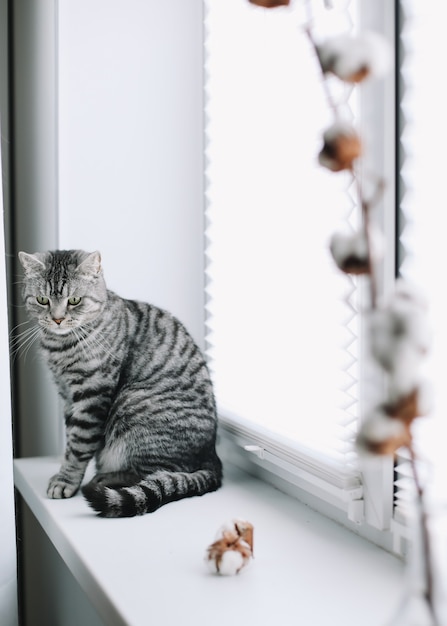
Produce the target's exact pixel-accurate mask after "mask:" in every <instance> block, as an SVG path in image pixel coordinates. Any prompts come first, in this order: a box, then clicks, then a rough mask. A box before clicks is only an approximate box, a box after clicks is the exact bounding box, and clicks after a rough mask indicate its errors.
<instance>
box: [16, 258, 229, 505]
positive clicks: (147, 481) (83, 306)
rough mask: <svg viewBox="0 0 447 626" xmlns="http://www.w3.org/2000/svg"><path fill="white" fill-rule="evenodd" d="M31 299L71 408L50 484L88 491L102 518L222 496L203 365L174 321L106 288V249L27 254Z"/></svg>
mask: <svg viewBox="0 0 447 626" xmlns="http://www.w3.org/2000/svg"><path fill="white" fill-rule="evenodd" d="M19 258H20V262H21V264H22V266H23V268H24V270H25V280H24V289H23V295H24V301H25V305H26V308H27V310H28V312H29V314H30V316H31V317H32V318H35V319H36V320H37V322H38V324H39V328H40V341H41V347H42V350H43V354H44V356H45V357H46V360H47V362H48V365H49V367H50V369H51V371H52V373H53V376H54V379H55V381H56V384H57V387H58V391H59V393H60V395H61V397H62V398H63V400H64V402H65V424H66V450H65V456H64V461H63V463H62V465H61V468H60V471H59V473H58V474H56V475H55V476H53V478H51V480H50V482H49V485H48V496H49V497H50V498H69V497H71V496H73V495H74V494H75V493H76V492H77V491H78V489H79V487H80V485H81V482H82V479H83V477H84V472H85V470H86V467H87V465H88V463H89V461H90V459H92V457H93V456H95V457H96V467H97V474H96V475H95V477H94V478H93V480H91V481H90V482H89V483H88V484H86V485H85V486H83V487H82V493H83V494H84V496H85V497H86V499H87V501H88V502H89V504H90V506H91V507H92V508H93V509H94V510H95V511H97V512H98V513H99V514H100V515H102V516H104V517H127V516H133V515H141V514H143V513H148V512H152V511H155V510H156V509H158V508H159V507H161V506H163V505H164V504H166V503H168V502H172V501H174V500H179V499H181V498H186V497H190V496H198V495H203V494H205V493H207V492H210V491H214V490H216V489H218V488H219V487H220V485H221V480H222V468H221V462H220V460H219V458H218V456H217V454H216V450H215V439H216V407H215V401H214V395H213V390H212V385H211V382H210V377H209V373H208V369H207V366H206V363H205V360H204V358H203V356H202V354H201V352H200V351H199V349H198V347H197V346H196V344H195V343H194V341H193V340H192V338H191V337H190V335H189V334H188V332H187V331H186V329H185V328H184V326H183V325H182V324H181V323H180V322H179V321H178V320H177V319H176V318H175V317H173V316H172V315H170V314H169V313H167V312H165V311H163V310H161V309H159V308H157V307H155V306H152V305H150V304H144V303H141V302H136V301H133V300H125V299H123V298H120V297H119V296H118V295H116V294H115V293H113V292H111V291H108V290H107V288H106V285H105V282H104V278H103V273H102V269H101V257H100V254H99V253H98V252H93V253H91V254H89V253H87V252H83V251H82V250H70V251H63V250H56V251H53V252H43V253H36V254H27V253H25V252H20V253H19Z"/></svg>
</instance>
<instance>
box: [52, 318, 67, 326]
mask: <svg viewBox="0 0 447 626" xmlns="http://www.w3.org/2000/svg"><path fill="white" fill-rule="evenodd" d="M64 319H65V318H63V317H59V318H57V319H56V318H55V317H53V322H56V324H57V325H58V326H60V324H61V322H63V321H64Z"/></svg>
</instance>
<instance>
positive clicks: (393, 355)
mask: <svg viewBox="0 0 447 626" xmlns="http://www.w3.org/2000/svg"><path fill="white" fill-rule="evenodd" d="M423 302H424V301H423V299H421V297H419V296H415V295H414V292H413V291H412V290H411V289H409V288H408V287H407V286H406V285H405V284H404V283H402V282H399V284H398V285H397V287H396V292H395V293H394V294H393V295H392V296H391V298H390V299H389V301H388V302H387V303H385V305H382V306H381V307H380V308H378V309H376V310H374V311H372V312H371V314H370V316H369V322H370V336H371V352H372V354H373V356H374V358H375V359H376V360H377V361H378V363H380V365H381V366H382V367H383V368H384V369H385V370H386V371H387V372H389V373H390V374H391V375H393V376H394V377H395V381H396V384H400V383H399V381H401V384H402V385H403V390H404V389H405V388H408V387H411V386H412V385H414V382H415V380H417V378H418V375H417V370H418V369H419V367H420V365H421V364H422V361H423V358H424V357H425V355H426V354H427V352H428V350H429V348H430V345H431V338H432V334H431V329H430V326H429V324H428V321H427V316H426V311H425V306H424V304H423ZM405 378H407V379H408V380H407V382H406V381H405V380H404V379H405Z"/></svg>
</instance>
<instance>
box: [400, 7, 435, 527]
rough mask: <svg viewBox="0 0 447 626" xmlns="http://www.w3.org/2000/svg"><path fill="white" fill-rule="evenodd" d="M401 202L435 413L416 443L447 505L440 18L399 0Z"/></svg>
mask: <svg viewBox="0 0 447 626" xmlns="http://www.w3.org/2000/svg"><path fill="white" fill-rule="evenodd" d="M401 5H402V12H403V27H402V49H403V51H404V54H403V63H402V70H401V82H402V85H403V94H402V101H401V107H402V132H401V137H400V140H401V146H402V155H403V159H404V160H403V165H402V169H401V180H402V191H403V197H402V202H401V210H402V214H401V222H402V226H401V231H402V232H401V250H402V264H401V272H402V275H403V276H404V277H405V278H407V279H410V280H412V281H414V282H415V283H416V284H417V285H418V286H420V287H421V288H422V289H423V291H424V293H425V295H426V297H427V300H428V303H429V315H430V321H431V325H432V329H433V345H432V349H431V352H430V354H429V356H428V359H427V366H426V372H425V374H426V376H427V377H428V378H429V380H430V381H431V383H432V385H433V389H434V409H433V411H432V413H431V415H430V416H429V417H424V418H419V419H418V420H416V423H415V424H414V427H415V428H414V432H415V434H416V437H415V445H416V448H417V453H418V456H419V458H420V459H421V460H422V461H423V462H424V463H423V464H424V466H425V471H426V472H428V475H427V476H426V477H425V482H426V485H427V488H428V490H429V493H430V495H431V496H433V497H434V498H435V499H436V500H437V501H438V502H439V501H440V500H441V501H443V502H445V501H446V494H447V490H446V487H445V477H446V475H447V472H446V470H447V463H446V458H447V455H446V452H445V449H446V423H447V422H446V416H447V385H446V380H445V378H446V372H447V323H446V320H447V298H446V296H445V286H444V285H443V281H442V278H441V277H442V273H443V269H444V265H445V263H444V261H443V251H444V249H445V228H444V222H445V219H444V213H443V212H444V204H445V164H444V159H443V156H442V152H443V146H444V137H445V136H446V134H447V122H446V116H445V111H446V110H447V93H446V92H445V89H444V87H443V86H442V83H441V82H440V81H437V80H436V79H434V76H435V72H436V71H437V68H438V67H439V64H440V59H442V58H444V56H445V54H446V53H447V44H446V41H445V33H444V29H443V19H442V17H444V13H445V12H444V13H442V12H441V14H440V11H439V10H437V9H436V10H435V9H434V7H433V6H429V5H428V4H426V3H421V2H417V1H416V0H402V3H401ZM408 472H409V468H408V463H406V462H405V461H404V462H403V463H402V462H401V463H399V465H398V467H397V492H396V514H397V515H399V514H404V515H405V513H406V511H407V502H408V499H409V497H410V489H411V486H412V481H411V480H410V479H409V478H408Z"/></svg>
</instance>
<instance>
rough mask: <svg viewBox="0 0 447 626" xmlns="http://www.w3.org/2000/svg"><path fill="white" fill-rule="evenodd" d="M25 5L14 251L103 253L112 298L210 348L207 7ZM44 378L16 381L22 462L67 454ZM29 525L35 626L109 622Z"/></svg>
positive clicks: (68, 0)
mask: <svg viewBox="0 0 447 626" xmlns="http://www.w3.org/2000/svg"><path fill="white" fill-rule="evenodd" d="M11 4H12V5H13V8H14V35H15V56H16V63H15V80H16V86H15V102H16V110H15V139H16V143H15V148H16V155H15V156H16V159H15V171H16V178H15V190H16V198H15V199H16V204H15V222H16V223H15V238H14V245H13V249H14V248H15V249H14V254H16V252H17V250H18V249H25V250H28V251H37V250H44V249H48V248H53V247H56V246H58V247H60V248H65V249H68V248H84V249H87V250H94V249H99V250H100V251H101V253H102V255H103V266H104V269H105V274H106V278H107V281H108V284H109V286H110V287H111V288H112V289H114V290H115V291H117V292H118V293H120V294H121V295H123V296H125V297H132V298H138V299H144V300H146V301H150V302H153V303H154V304H157V305H159V306H162V307H164V308H167V309H169V310H170V311H172V312H173V313H174V314H176V315H177V316H178V317H179V318H180V319H181V320H182V321H183V322H184V323H185V324H186V326H187V327H188V328H189V329H190V331H191V332H192V334H193V336H194V338H195V339H196V340H197V341H198V342H199V344H201V345H203V334H204V331H203V317H204V314H203V303H204V302H203V301H204V296H203V243H204V242H203V239H204V238H203V180H202V176H203V174H202V172H203V167H202V158H203V157H202V155H203V149H202V143H203V136H202V135H203V120H202V110H203V106H202V71H203V70H202V68H203V63H202V24H203V19H202V0H163V1H161V2H160V0H39V2H35V0H21V2H14V3H11ZM17 273H18V268H17ZM44 378H45V373H44V372H43V369H42V368H41V367H39V365H38V362H37V360H36V354H35V353H34V354H32V353H31V354H30V356H29V357H28V359H27V362H26V363H21V364H20V366H19V369H18V372H17V375H16V377H15V381H14V382H15V389H16V392H17V394H18V396H19V398H18V402H17V407H18V412H17V423H18V426H19V428H20V431H21V437H20V442H21V449H22V451H21V455H22V456H30V455H32V456H34V455H46V454H55V451H56V452H58V451H60V447H59V441H60V430H59V425H60V424H61V423H62V420H61V416H60V414H59V411H58V407H57V406H56V404H55V402H54V397H53V396H52V395H51V392H52V390H53V388H52V387H48V384H47V381H45V380H44ZM48 398H50V405H49V403H48V400H47V399H48ZM25 513H26V512H25ZM22 520H23V529H24V530H23V534H22V535H21V540H22V542H21V544H22V545H23V546H24V563H25V567H24V569H23V580H24V589H25V596H24V602H25V608H24V615H25V618H26V624H27V626H34V624H36V626H40V624H41V618H40V616H42V615H45V616H47V615H48V616H51V615H52V619H53V622H50V621H48V624H49V625H50V626H51V623H54V624H61V623H64V624H65V623H67V624H70V623H74V621H73V620H75V621H76V623H78V624H83V626H90V625H91V626H93V624H95V625H96V623H97V620H96V619H95V618H94V616H93V615H92V609H91V607H90V606H89V604H88V602H84V603H83V602H82V594H80V592H79V590H76V589H74V588H73V587H72V584H71V582H70V577H69V576H67V574H66V573H65V572H63V571H62V569H61V568H63V565H62V564H61V561H60V560H58V559H57V558H55V555H54V554H52V551H51V548H50V547H49V546H48V545H46V543H48V542H45V541H43V540H42V536H41V533H39V532H38V529H36V528H35V523H34V524H33V521H32V520H30V519H29V515H26V514H24V516H23V518H22ZM53 552H54V551H53ZM42 572H45V577H46V578H45V580H43V578H42ZM47 580H51V581H55V585H56V587H57V593H56V595H57V596H58V602H57V607H55V601H54V598H53V597H52V595H51V593H49V589H48V588H49V585H48V584H46V582H45V581H47ZM72 597H76V598H77V601H76V614H74V613H73V610H74V609H73V602H70V598H72ZM56 609H57V612H56ZM70 620H71V621H70ZM2 626H3V624H2ZM8 626H9V625H8Z"/></svg>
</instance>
